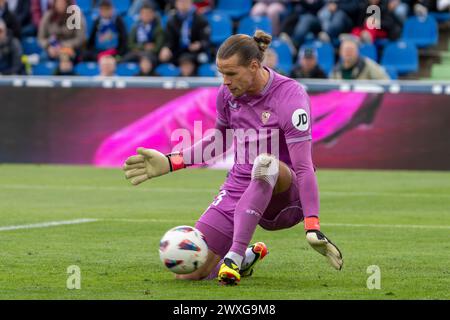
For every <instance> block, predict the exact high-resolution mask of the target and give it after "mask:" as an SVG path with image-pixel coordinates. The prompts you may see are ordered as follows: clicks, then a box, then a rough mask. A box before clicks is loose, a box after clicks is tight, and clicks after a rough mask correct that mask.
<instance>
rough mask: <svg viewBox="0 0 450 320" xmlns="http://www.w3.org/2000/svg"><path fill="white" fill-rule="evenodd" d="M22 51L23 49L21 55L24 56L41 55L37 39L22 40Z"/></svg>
mask: <svg viewBox="0 0 450 320" xmlns="http://www.w3.org/2000/svg"><path fill="white" fill-rule="evenodd" d="M22 49H23V53H24V54H26V55H30V54H34V53H37V54H41V52H42V48H41V46H40V45H39V42H38V40H37V38H34V37H28V38H25V39H23V40H22Z"/></svg>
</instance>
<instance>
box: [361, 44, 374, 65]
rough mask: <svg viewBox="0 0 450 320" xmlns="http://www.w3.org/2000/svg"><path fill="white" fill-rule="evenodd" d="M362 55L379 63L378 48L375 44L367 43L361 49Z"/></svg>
mask: <svg viewBox="0 0 450 320" xmlns="http://www.w3.org/2000/svg"><path fill="white" fill-rule="evenodd" d="M359 53H360V55H362V56H364V57H367V58H369V59H372V60H373V61H378V53H377V47H376V46H375V45H374V44H371V43H366V44H362V45H361V46H360V47H359Z"/></svg>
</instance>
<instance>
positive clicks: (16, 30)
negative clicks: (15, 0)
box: [0, 0, 20, 39]
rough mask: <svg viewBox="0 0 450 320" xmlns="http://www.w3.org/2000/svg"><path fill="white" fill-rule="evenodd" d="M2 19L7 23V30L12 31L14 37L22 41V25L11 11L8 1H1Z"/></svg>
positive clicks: (0, 17)
mask: <svg viewBox="0 0 450 320" xmlns="http://www.w3.org/2000/svg"><path fill="white" fill-rule="evenodd" d="M0 19H2V20H3V21H4V22H5V24H6V28H8V29H9V30H11V32H12V35H13V36H14V37H15V38H17V39H20V23H19V21H18V20H17V17H16V16H15V14H14V13H13V12H12V11H10V10H9V7H8V3H7V2H6V0H0Z"/></svg>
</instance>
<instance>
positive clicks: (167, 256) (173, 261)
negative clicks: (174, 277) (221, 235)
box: [159, 226, 208, 274]
mask: <svg viewBox="0 0 450 320" xmlns="http://www.w3.org/2000/svg"><path fill="white" fill-rule="evenodd" d="M207 255H208V245H207V244H206V241H205V236H204V235H203V234H202V233H201V232H200V231H199V230H197V229H195V228H194V227H190V226H178V227H175V228H172V229H170V230H169V231H167V232H166V234H165V235H164V236H163V237H162V239H161V241H160V243H159V257H160V258H161V261H162V262H163V264H164V265H165V266H166V267H167V268H168V269H169V270H170V271H172V272H174V273H177V274H186V273H191V272H194V271H195V270H197V269H198V268H200V267H201V266H202V265H203V264H204V263H205V261H206V256H207Z"/></svg>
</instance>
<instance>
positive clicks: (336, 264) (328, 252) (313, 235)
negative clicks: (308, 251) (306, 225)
mask: <svg viewBox="0 0 450 320" xmlns="http://www.w3.org/2000/svg"><path fill="white" fill-rule="evenodd" d="M306 241H308V243H309V244H310V246H311V247H313V249H314V250H316V251H317V252H319V253H320V254H321V255H323V256H325V257H326V258H327V260H328V262H329V263H330V264H331V266H333V268H335V269H336V270H341V269H342V265H343V264H344V260H343V259H342V254H341V251H340V250H339V249H338V247H336V245H335V244H334V243H333V242H331V241H330V240H329V239H328V238H327V237H326V236H325V235H324V234H323V233H322V232H320V231H319V230H307V231H306Z"/></svg>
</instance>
